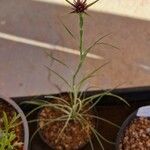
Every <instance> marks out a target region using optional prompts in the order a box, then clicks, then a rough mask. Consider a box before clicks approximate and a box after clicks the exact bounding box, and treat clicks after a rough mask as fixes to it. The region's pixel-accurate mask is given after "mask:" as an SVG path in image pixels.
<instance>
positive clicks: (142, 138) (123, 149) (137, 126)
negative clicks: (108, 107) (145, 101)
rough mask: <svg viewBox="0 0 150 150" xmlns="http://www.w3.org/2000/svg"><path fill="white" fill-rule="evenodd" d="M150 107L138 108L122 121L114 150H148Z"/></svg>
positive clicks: (149, 145)
mask: <svg viewBox="0 0 150 150" xmlns="http://www.w3.org/2000/svg"><path fill="white" fill-rule="evenodd" d="M149 139H150V107H149V106H144V107H140V108H138V109H137V110H136V111H134V112H133V113H132V114H131V115H129V117H128V118H127V119H126V120H125V121H124V123H123V124H122V126H121V129H120V131H119V132H118V135H117V140H116V150H130V149H131V150H136V149H138V148H146V149H150V140H149Z"/></svg>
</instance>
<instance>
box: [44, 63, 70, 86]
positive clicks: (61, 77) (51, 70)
mask: <svg viewBox="0 0 150 150" xmlns="http://www.w3.org/2000/svg"><path fill="white" fill-rule="evenodd" d="M45 67H46V68H47V69H48V70H49V71H50V72H53V73H54V74H55V75H57V76H58V77H59V78H60V79H62V80H63V81H64V82H65V83H66V84H67V85H68V87H71V86H70V84H69V83H68V81H67V80H66V79H65V78H64V77H63V76H61V75H60V74H59V73H57V72H56V71H54V70H53V69H51V68H49V67H48V66H45Z"/></svg>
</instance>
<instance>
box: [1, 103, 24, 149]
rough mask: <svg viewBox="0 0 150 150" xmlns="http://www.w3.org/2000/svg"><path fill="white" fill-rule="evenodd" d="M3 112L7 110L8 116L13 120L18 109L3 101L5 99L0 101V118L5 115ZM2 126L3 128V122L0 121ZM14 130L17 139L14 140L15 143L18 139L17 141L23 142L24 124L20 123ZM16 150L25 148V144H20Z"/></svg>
mask: <svg viewBox="0 0 150 150" xmlns="http://www.w3.org/2000/svg"><path fill="white" fill-rule="evenodd" d="M3 112H5V113H6V114H7V116H8V117H9V118H8V119H9V120H11V119H12V117H13V115H14V113H16V111H15V110H14V108H13V107H12V106H10V105H9V104H7V103H5V102H3V101H0V118H2V117H3ZM20 121H21V120H20V119H18V123H19V122H20ZM0 128H3V122H2V121H0ZM12 130H14V131H15V133H16V139H15V141H14V143H15V142H16V141H17V142H19V143H20V142H21V143H23V126H22V125H19V126H17V127H15V128H13V129H12ZM15 150H23V144H22V145H20V146H19V147H18V148H16V149H15Z"/></svg>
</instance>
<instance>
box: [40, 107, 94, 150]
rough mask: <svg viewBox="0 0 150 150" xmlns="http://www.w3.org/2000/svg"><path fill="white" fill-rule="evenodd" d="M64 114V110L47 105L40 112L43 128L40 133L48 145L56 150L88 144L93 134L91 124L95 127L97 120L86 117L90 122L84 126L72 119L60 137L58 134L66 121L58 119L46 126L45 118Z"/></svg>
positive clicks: (72, 149) (73, 148)
mask: <svg viewBox="0 0 150 150" xmlns="http://www.w3.org/2000/svg"><path fill="white" fill-rule="evenodd" d="M62 115H63V113H62V112H60V111H58V110H56V109H55V110H54V109H50V108H47V107H45V108H44V109H43V110H42V111H41V112H40V114H39V118H40V121H39V126H40V128H41V131H40V134H41V136H42V137H43V138H44V139H45V141H46V142H47V143H48V145H49V146H50V147H52V148H53V149H55V150H77V149H79V148H80V147H82V146H84V145H85V144H87V142H88V141H89V136H92V132H91V130H90V128H89V126H92V127H95V124H96V123H95V120H93V119H92V118H89V117H86V118H85V119H86V120H87V122H88V124H87V125H85V126H84V127H82V126H81V124H80V123H79V122H78V121H70V122H69V124H68V126H67V128H66V129H65V130H64V132H63V133H62V134H61V136H60V138H59V139H58V135H59V133H60V131H61V130H62V128H63V126H64V124H65V122H64V121H59V122H58V121H57V122H53V123H49V124H48V125H47V126H44V124H45V123H46V122H45V121H43V120H44V119H49V120H51V119H54V118H57V117H60V116H62ZM57 139H58V140H57Z"/></svg>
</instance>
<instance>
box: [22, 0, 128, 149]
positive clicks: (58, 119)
mask: <svg viewBox="0 0 150 150" xmlns="http://www.w3.org/2000/svg"><path fill="white" fill-rule="evenodd" d="M97 1H98V0H96V1H94V2H92V3H90V4H87V0H74V3H72V2H70V1H68V0H66V2H68V3H69V4H70V5H71V6H72V7H73V11H72V13H74V14H75V15H77V17H78V18H79V35H80V36H79V52H80V56H79V62H78V64H77V68H76V70H75V71H74V74H73V75H72V81H71V83H70V82H69V81H68V80H67V79H65V78H64V77H63V76H62V75H60V74H58V73H57V72H56V71H55V70H52V69H51V68H50V67H48V66H46V68H47V69H48V70H49V71H50V72H52V73H54V74H55V75H56V76H58V77H59V78H60V79H62V80H63V81H64V83H65V84H66V85H67V86H68V87H69V88H68V92H67V93H65V94H61V95H60V96H53V95H49V96H45V99H46V100H34V101H33V100H32V101H27V102H24V103H28V104H31V105H32V104H33V105H37V107H36V108H35V109H33V110H32V111H31V112H30V114H31V113H32V112H34V111H36V110H39V109H40V111H39V113H38V119H37V120H33V121H32V122H34V121H37V124H38V129H37V131H36V132H35V133H34V135H35V134H36V133H37V132H39V134H40V136H41V138H42V139H43V140H44V141H45V143H47V144H48V145H49V146H50V147H51V148H52V149H55V150H77V149H80V148H82V147H83V146H85V145H86V144H87V143H88V142H89V143H90V145H91V149H92V150H93V149H94V146H93V142H92V140H91V139H92V138H93V137H95V138H96V139H97V141H98V143H99V145H100V147H101V148H102V149H104V147H103V144H102V142H101V140H105V141H106V142H108V143H111V142H110V141H108V140H107V139H105V137H103V136H102V135H101V134H100V133H99V132H98V131H97V120H102V121H105V122H107V123H110V124H112V125H114V126H117V125H115V124H114V123H112V122H110V121H108V120H106V119H103V118H101V117H99V116H98V115H97V114H96V112H95V110H94V108H95V106H96V104H97V103H98V102H99V101H100V100H101V99H102V98H103V97H104V96H106V95H107V96H112V97H115V98H116V99H119V100H121V101H123V102H125V103H126V101H125V100H124V99H123V98H121V97H119V96H117V95H115V94H112V93H111V91H110V90H108V91H105V92H103V93H99V94H96V95H92V96H89V97H84V94H83V92H81V89H82V87H83V85H84V83H85V82H86V81H87V80H88V79H90V78H92V77H93V75H95V73H96V72H97V71H99V70H100V69H101V68H102V67H104V66H105V65H107V64H108V63H109V62H106V63H104V64H102V65H100V66H99V67H97V68H95V69H93V71H91V72H90V73H88V74H86V75H85V76H84V77H83V78H82V79H81V80H79V81H78V80H77V79H78V74H79V72H80V70H81V69H82V67H83V65H84V63H85V61H86V57H87V54H88V53H89V52H90V51H91V50H92V48H93V47H94V46H96V45H97V44H101V43H103V42H102V40H103V38H105V37H107V36H108V35H109V34H107V35H104V36H101V37H99V38H98V39H97V40H96V41H95V42H94V43H93V44H92V45H90V46H89V47H88V48H85V47H84V40H83V39H84V38H83V36H84V17H85V15H86V14H87V13H86V10H87V9H88V8H89V7H90V6H92V5H93V4H95V3H96V2H97ZM63 26H64V27H65V29H66V30H67V31H68V33H69V34H70V35H71V36H72V37H74V36H73V34H72V32H71V31H70V30H69V29H68V28H67V26H66V25H64V24H63ZM105 44H106V43H105ZM108 45H109V44H108ZM109 46H110V45H109ZM48 55H49V56H50V57H51V58H52V59H54V60H55V61H57V62H58V63H60V64H61V65H64V66H65V67H66V66H67V65H66V64H64V63H63V62H61V61H60V60H59V59H58V58H54V57H52V56H51V55H50V54H48ZM117 127H118V126H117ZM34 135H33V137H34Z"/></svg>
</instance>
